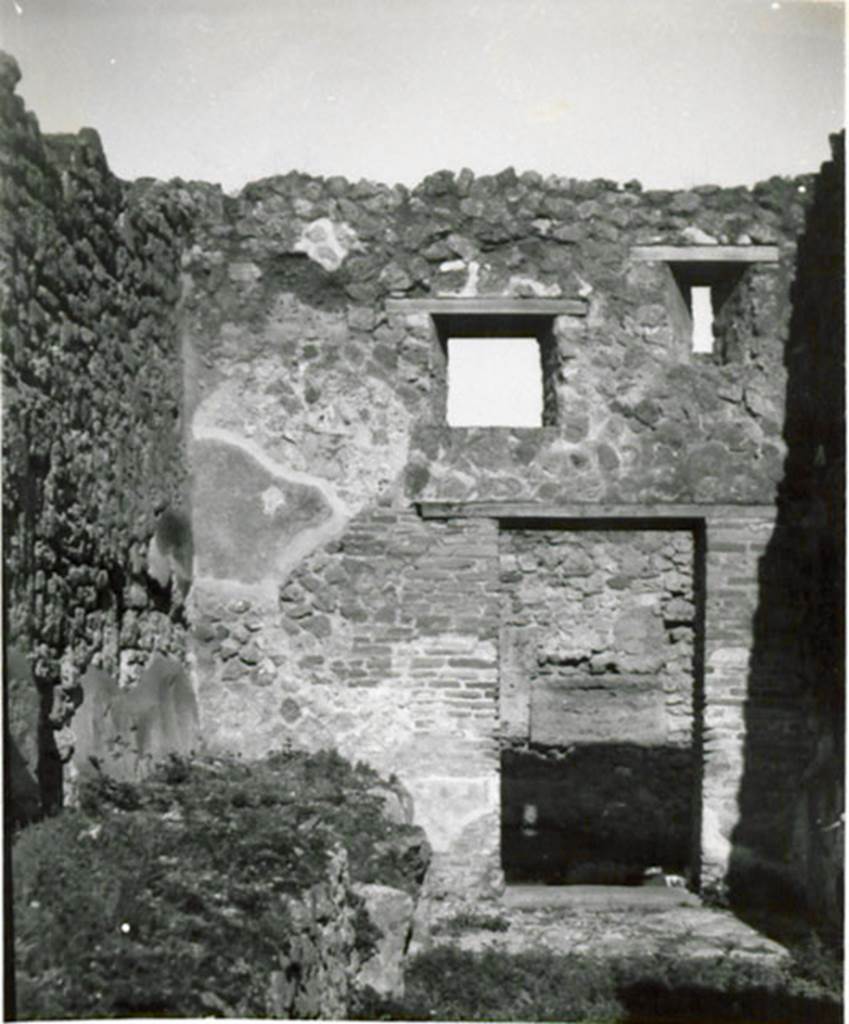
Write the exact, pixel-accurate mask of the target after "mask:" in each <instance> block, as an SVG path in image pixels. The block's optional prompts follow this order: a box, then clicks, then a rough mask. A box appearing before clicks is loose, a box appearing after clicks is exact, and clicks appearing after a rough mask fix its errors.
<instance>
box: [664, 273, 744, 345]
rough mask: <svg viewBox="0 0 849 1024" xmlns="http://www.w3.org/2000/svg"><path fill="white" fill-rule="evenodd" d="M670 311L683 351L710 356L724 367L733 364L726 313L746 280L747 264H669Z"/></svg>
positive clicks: (731, 341)
mask: <svg viewBox="0 0 849 1024" xmlns="http://www.w3.org/2000/svg"><path fill="white" fill-rule="evenodd" d="M669 268H670V270H671V271H672V274H671V277H670V283H671V292H670V300H671V305H670V310H671V314H672V321H673V323H674V324H675V325H676V334H677V335H678V338H679V339H680V344H681V346H682V349H688V350H689V351H690V352H692V353H693V354H694V355H709V356H713V358H714V359H715V360H717V361H719V362H721V363H727V362H733V361H734V359H735V347H734V344H733V339H731V338H730V337H729V322H728V319H729V318H728V316H727V314H726V310H727V309H729V308H730V305H729V304H728V300H729V298H730V297H731V296H732V294H734V292H735V290H736V289H737V287H738V285H739V284H740V282H741V281H742V280H743V278H744V274H745V271H746V265H745V264H735V263H731V262H729V263H715V264H711V263H696V262H686V261H683V260H682V261H675V262H670V263H669Z"/></svg>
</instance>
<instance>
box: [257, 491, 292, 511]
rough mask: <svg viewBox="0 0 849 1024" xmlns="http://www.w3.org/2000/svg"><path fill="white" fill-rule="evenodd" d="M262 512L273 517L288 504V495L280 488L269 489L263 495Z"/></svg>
mask: <svg viewBox="0 0 849 1024" xmlns="http://www.w3.org/2000/svg"><path fill="white" fill-rule="evenodd" d="M260 497H261V498H262V511H263V512H264V513H265V514H266V515H267V516H273V515H274V513H275V512H276V511H277V509H278V508H281V507H282V506H283V505H285V504H286V495H285V494H284V493H283V492H282V491H281V490H280V488H279V487H274V486H272V487H267V488H266V489H265V490H264V491H263V492H262V494H261V495H260Z"/></svg>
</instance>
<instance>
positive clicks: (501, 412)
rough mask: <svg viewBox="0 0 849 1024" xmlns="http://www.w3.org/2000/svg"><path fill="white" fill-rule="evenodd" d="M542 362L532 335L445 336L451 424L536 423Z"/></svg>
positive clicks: (539, 414) (539, 411)
mask: <svg viewBox="0 0 849 1024" xmlns="http://www.w3.org/2000/svg"><path fill="white" fill-rule="evenodd" d="M542 391H543V383H542V361H541V358H540V350H539V343H538V342H537V340H536V339H535V338H453V337H449V338H448V403H447V413H446V418H447V422H448V425H449V426H452V427H540V426H542V422H543V399H542Z"/></svg>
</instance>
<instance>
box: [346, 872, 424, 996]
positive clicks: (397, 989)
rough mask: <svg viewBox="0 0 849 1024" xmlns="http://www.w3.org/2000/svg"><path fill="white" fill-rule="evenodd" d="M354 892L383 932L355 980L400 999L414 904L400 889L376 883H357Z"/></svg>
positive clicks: (373, 921) (402, 992)
mask: <svg viewBox="0 0 849 1024" xmlns="http://www.w3.org/2000/svg"><path fill="white" fill-rule="evenodd" d="M354 892H355V893H356V894H357V895H358V896H359V897H360V898H361V899H362V901H363V903H364V904H365V909H366V912H367V913H368V916H369V918H370V920H371V922H372V924H374V925H375V927H376V928H377V929H378V930H379V932H380V938H379V939H378V940H377V943H376V949H375V951H374V953H372V955H371V956H370V957H369V958H368V959H367V960H365V961H364V962H363V963H362V964H361V965H360V968H359V970H358V971H357V973H356V975H355V978H354V984H355V985H357V986H360V987H365V986H368V987H370V988H372V989H374V991H375V992H377V993H378V994H379V995H382V996H384V997H386V998H391V999H401V998H403V995H404V954H405V952H406V950H407V945H408V943H409V940H410V934H411V931H412V926H413V912H414V909H415V904H414V901H413V898H412V896H410V895H409V894H408V893H406V892H403V891H402V890H401V889H393V888H392V887H391V886H388V885H379V884H375V883H357V884H355V885H354Z"/></svg>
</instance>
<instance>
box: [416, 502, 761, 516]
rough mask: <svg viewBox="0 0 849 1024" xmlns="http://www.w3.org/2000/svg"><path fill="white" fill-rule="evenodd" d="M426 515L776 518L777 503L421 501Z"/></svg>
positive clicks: (418, 504) (419, 503) (418, 503)
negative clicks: (595, 503) (641, 503)
mask: <svg viewBox="0 0 849 1024" xmlns="http://www.w3.org/2000/svg"><path fill="white" fill-rule="evenodd" d="M416 507H417V508H418V511H419V515H421V517H422V518H423V519H722V518H725V517H728V518H744V519H774V518H775V516H776V508H775V506H774V505H729V504H716V505H702V504H683V503H675V504H672V503H670V504H653V505H639V504H621V505H620V504H616V505H614V504H609V505H608V504H604V505H593V504H587V503H583V502H563V503H559V502H558V503H552V502H533V501H419V502H417V503H416Z"/></svg>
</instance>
